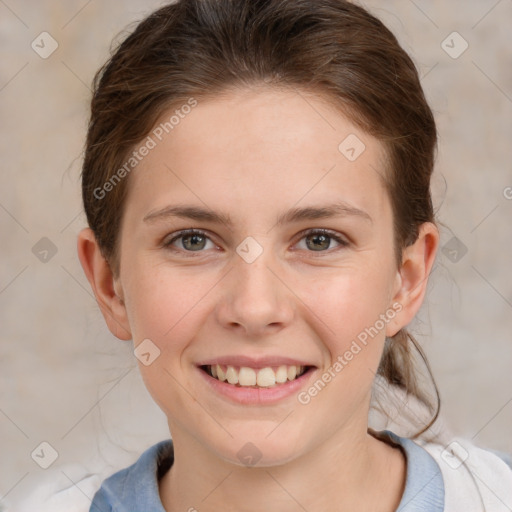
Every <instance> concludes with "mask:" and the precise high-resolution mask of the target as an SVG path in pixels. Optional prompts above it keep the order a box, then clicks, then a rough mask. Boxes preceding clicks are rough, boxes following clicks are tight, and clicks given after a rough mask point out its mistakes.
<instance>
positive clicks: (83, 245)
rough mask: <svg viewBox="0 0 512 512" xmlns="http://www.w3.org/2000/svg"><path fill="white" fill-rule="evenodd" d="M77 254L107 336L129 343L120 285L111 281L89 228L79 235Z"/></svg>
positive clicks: (108, 269)
mask: <svg viewBox="0 0 512 512" xmlns="http://www.w3.org/2000/svg"><path fill="white" fill-rule="evenodd" d="M77 250H78V257H79V259H80V263H81V265H82V268H83V270H84V273H85V276H86V277H87V280H88V281H89V284H90V285H91V288H92V291H93V292H94V296H95V297H96V301H97V302H98V305H99V307H100V309H101V312H102V314H103V317H104V318H105V322H106V323H107V326H108V328H109V330H110V332H111V333H112V334H113V335H114V336H116V337H117V338H119V339H121V340H130V339H131V338H132V335H131V332H130V325H129V323H128V317H127V314H126V307H125V304H124V297H123V293H122V287H121V283H120V282H116V281H115V280H114V276H113V274H112V270H111V268H110V265H109V264H108V262H107V261H106V259H105V258H104V257H103V254H102V253H101V250H100V247H99V245H98V243H97V241H96V237H95V236H94V233H93V231H92V230H91V229H90V228H85V229H83V230H82V231H81V232H80V233H79V235H78V240H77Z"/></svg>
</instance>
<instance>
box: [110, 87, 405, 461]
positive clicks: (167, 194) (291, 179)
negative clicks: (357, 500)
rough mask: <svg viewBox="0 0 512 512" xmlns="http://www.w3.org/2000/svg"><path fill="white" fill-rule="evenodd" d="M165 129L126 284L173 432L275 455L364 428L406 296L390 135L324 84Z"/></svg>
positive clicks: (252, 96)
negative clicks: (375, 133)
mask: <svg viewBox="0 0 512 512" xmlns="http://www.w3.org/2000/svg"><path fill="white" fill-rule="evenodd" d="M170 115H172V112H170V113H166V114H165V115H164V116H162V119H163V120H165V119H168V118H169V117H170ZM154 133H155V132H154ZM156 133H160V132H156ZM347 137H349V139H347ZM356 137H357V138H356ZM152 138H153V139H154V140H155V142H156V146H155V147H153V148H152V149H151V150H150V151H149V152H148V154H147V155H146V156H145V157H144V158H143V159H142V160H141V162H140V163H139V164H138V166H137V167H136V168H135V169H134V170H133V172H132V174H131V175H130V178H129V179H130V180H131V182H130V188H129V194H128V197H127V203H126V210H125V213H124V217H123V223H122V230H121V238H120V243H121V245H120V248H121V251H120V254H121V259H120V274H119V277H118V279H117V281H116V283H115V287H116V291H117V292H118V294H119V295H120V296H121V297H122V299H123V301H124V307H125V308H126V315H127V319H128V323H129V331H130V332H131V336H132V337H133V340H134V343H135V345H136V346H139V344H141V343H144V345H140V347H141V349H140V350H141V351H142V352H143V353H144V354H146V355H145V356H144V357H145V361H144V362H145V363H146V364H142V363H141V364H140V370H141V372H142V375H143V378H144V381H145V383H146V385H147V387H148V389H149V391H150V393H151V394H152V396H153V398H154V399H155V401H156V402H157V403H158V404H159V405H160V407H161V408H162V410H163V411H164V412H165V414H166V415H167V417H168V421H169V425H170V429H171V434H172V436H173V438H174V439H175V442H177V443H178V442H179V440H180V439H181V440H183V442H188V443H190V444H193V445H194V446H195V447H196V448H197V449H204V451H205V452H208V453H209V454H210V455H211V456H218V457H220V458H222V459H224V460H227V461H232V462H234V463H237V464H240V463H241V462H244V460H243V459H244V458H245V457H246V456H251V454H252V455H254V456H255V457H256V458H259V462H258V464H259V465H274V464H280V463H283V462H286V461H290V460H292V459H293V458H297V457H300V456H303V455H306V454H307V453H309V452H311V451H312V450H314V449H315V448H319V447H320V446H321V445H327V444H328V443H330V442H338V441H339V442H341V440H342V439H344V438H346V437H347V436H350V435H351V433H352V434H353V433H355V432H364V433H366V426H367V414H368V405H369V399H370V391H371V387H372V381H373V379H374V376H375V373H376V371H377V367H378V363H379V360H380V356H381V352H382V348H383V343H384V339H385V336H386V334H388V335H392V334H394V332H390V330H391V326H392V325H393V323H394V322H395V320H394V321H390V319H391V318H394V317H395V316H396V314H398V311H399V310H400V304H398V303H397V302H396V293H397V289H398V287H399V284H400V279H399V272H398V269H397V268H396V263H395V259H394V248H393V227H392V225H393V224H392V211H391V204H390V200H389V197H388V195H387V193H386V190H385V189H384V186H383V183H382V176H381V175H382V174H383V173H384V163H383V161H384V152H383V148H382V146H381V145H380V143H379V142H378V141H377V140H376V139H374V138H372V137H371V136H369V135H368V134H366V133H364V132H362V131H361V130H360V129H358V128H356V126H354V125H353V124H352V123H351V122H350V121H349V120H347V119H346V118H345V117H344V116H342V115H341V114H339V113H338V112H337V111H335V110H334V109H333V108H332V106H330V105H329V104H328V103H327V102H324V101H322V99H321V98H319V97H316V96H312V95H309V94H306V93H305V92H302V93H301V94H298V93H296V92H291V91H290V92H287V91H277V90H272V89H265V88H262V89H254V90H238V91H236V92H235V91H233V92H230V93H229V94H226V95H225V96H223V97H219V98H217V99H211V100H208V101H203V102H201V101H200V102H199V103H198V104H197V106H195V107H194V108H193V109H191V112H190V113H188V114H187V115H186V116H183V118H182V119H180V122H179V124H177V125H175V126H174V128H173V130H172V131H170V132H169V133H168V134H166V133H165V132H164V136H162V137H161V139H162V140H159V139H158V138H157V137H156V136H155V135H154V134H153V135H152ZM345 139H347V141H346V142H344V141H345ZM361 143H363V144H364V151H362V153H361V150H362V149H363V146H362V145H361ZM340 144H341V145H340ZM351 148H353V150H352V149H351ZM359 153H360V154H359ZM395 331H396V329H395ZM143 340H146V341H143ZM147 340H150V341H147ZM158 354H159V355H158ZM156 355H158V357H156V358H155V359H154V360H153V358H154V357H155V356H156ZM148 363H150V364H148ZM217 365H218V366H217ZM229 367H232V368H231V369H230V368H229ZM212 368H213V369H212ZM295 372H298V374H299V377H295V378H294V373H295ZM224 373H227V378H228V380H229V381H230V382H231V383H230V382H228V381H225V382H222V381H221V380H219V379H221V378H222V377H224V375H223V374H224ZM212 374H213V375H212ZM215 374H216V375H217V377H216V378H215V376H214V375H215ZM276 379H277V382H275V381H276ZM290 379H291V380H290ZM237 380H238V381H239V382H238V384H235V382H236V381H237ZM255 381H256V385H254V382H255ZM282 381H286V382H282ZM258 383H259V384H260V385H258ZM241 384H242V385H241ZM247 443H252V444H251V445H249V444H247ZM253 452H254V453H253ZM254 460H256V459H254Z"/></svg>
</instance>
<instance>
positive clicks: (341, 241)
mask: <svg viewBox="0 0 512 512" xmlns="http://www.w3.org/2000/svg"><path fill="white" fill-rule="evenodd" d="M191 235H199V236H203V237H205V238H207V239H208V240H210V241H211V242H213V240H212V239H211V238H210V237H209V236H208V234H207V233H206V232H205V231H201V230H199V229H186V230H183V231H179V232H178V233H176V234H175V236H173V237H172V238H171V239H170V240H168V241H166V242H164V243H163V247H164V248H166V249H168V250H171V251H173V252H178V253H182V254H183V253H186V254H187V256H190V257H196V253H197V256H199V255H200V254H201V253H202V252H204V250H201V251H187V250H186V249H183V248H181V249H178V248H175V247H173V246H172V244H173V243H174V242H176V241H177V240H179V239H180V238H183V237H185V236H191ZM310 235H326V236H328V237H329V238H330V239H332V240H334V241H335V242H336V243H338V244H339V247H336V248H333V249H326V250H325V251H307V252H310V253H312V254H315V253H318V254H319V255H321V254H322V253H323V254H326V253H327V254H331V253H332V251H335V250H338V249H342V248H344V247H347V246H348V245H350V244H349V242H348V241H347V240H346V239H344V238H342V237H340V236H339V235H338V234H337V233H336V232H334V231H330V230H328V229H309V230H305V231H302V232H301V233H299V235H298V236H299V239H298V241H297V242H296V243H295V245H296V244H298V243H299V242H300V241H301V240H303V239H304V238H306V237H307V236H310ZM213 243H215V242H213Z"/></svg>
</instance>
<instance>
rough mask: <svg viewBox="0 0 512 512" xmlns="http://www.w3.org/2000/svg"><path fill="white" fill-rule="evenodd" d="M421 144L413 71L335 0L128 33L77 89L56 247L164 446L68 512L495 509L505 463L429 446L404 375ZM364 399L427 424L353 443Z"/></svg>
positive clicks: (423, 250) (191, 5)
mask: <svg viewBox="0 0 512 512" xmlns="http://www.w3.org/2000/svg"><path fill="white" fill-rule="evenodd" d="M435 148H436V127H435V123H434V119H433V116H432V112H431V110H430V108H429V106H428V104H427V102H426V100H425V97H424V94H423V91H422V88H421V86H420V82H419V78H418V74H417V71H416V69H415V66H414V64H413V63H412V61H411V59H410V58H409V57H408V55H407V54H406V53H405V52H404V51H403V49H402V48H401V47H400V46H399V44H398V43H397V41H396V39H395V37H394V36H393V35H392V34H391V33H390V32H389V30H388V29H387V28H386V27H385V26H384V25H383V24H382V23H381V22H380V21H378V20H377V19H376V18H374V17H373V16H372V15H370V14H369V13H368V12H366V11H365V10H364V9H363V8H361V7H359V6H357V5H354V4H352V3H349V2H347V1H344V0H297V1H285V0H265V1H263V0H262V1H258V0H256V1H255V0H235V1H233V0H182V1H178V2H177V3H174V4H172V5H168V6H165V7H162V8H161V9H160V10H158V11H157V12H155V13H153V14H152V15H151V16H149V17H148V18H147V19H145V20H144V21H143V22H142V23H140V24H139V25H138V27H137V28H136V29H135V31H134V32H133V33H132V34H131V35H130V36H129V37H128V38H127V39H126V40H125V41H124V42H123V43H122V44H121V46H120V47H119V48H118V49H117V51H116V52H115V54H114V55H113V56H112V58H111V59H110V60H109V62H108V63H107V64H106V65H105V66H104V68H103V69H102V70H101V71H100V72H99V73H98V76H97V80H96V83H95V90H94V97H93V101H92V112H91V120H90V125H89V132H88V137H87V145H86V153H85V161H84V165H83V182H82V184H83V201H84V206H85V211H86V214H87V219H88V223H89V228H87V229H85V230H83V231H82V232H81V234H80V236H79V240H78V252H79V257H80V261H81V263H82V266H83V268H84V271H85V274H86V276H87V278H88V280H89V282H90V284H91V287H92V289H93V291H94V293H95V296H96V298H97V301H98V303H99V305H100V307H101V310H102V312H103V315H104V317H105V321H106V323H107V325H108V328H109V329H110V331H111V332H112V333H113V334H114V335H115V336H117V337H118V338H120V339H122V340H133V343H134V349H135V355H136V356H137V358H138V359H139V366H140V371H141V373H142V376H143V379H144V381H145V384H146V386H147V388H148V390H149V392H150V393H151V395H152V396H153V398H154V400H155V401H156V402H157V403H158V405H159V406H160V407H161V409H162V410H163V411H164V413H165V414H166V416H167V418H168V424H169V430H170V436H171V437H172V441H171V440H167V441H162V442H161V443H160V444H158V445H156V446H154V447H152V448H150V449H149V450H148V451H146V452H145V453H144V454H143V455H142V456H141V458H140V459H139V460H138V462H137V463H136V464H134V465H133V466H131V467H130V468H127V469H126V470H123V471H121V472H119V473H116V474H115V475H113V476H112V477H110V478H108V479H107V480H106V481H105V482H104V483H103V485H102V486H101V489H99V490H98V491H97V493H96V495H95V497H94V500H93V502H92V505H91V508H90V510H91V511H105V512H106V511H111V510H112V511H116V512H121V511H123V512H125V511H126V512H127V511H138V512H141V511H155V512H156V511H158V512H163V511H167V512H176V511H187V510H188V511H194V510H199V511H201V512H203V511H214V510H219V509H227V510H237V511H243V510H247V511H258V510H265V511H267V512H272V511H274V510H276V511H277V510H279V511H283V510H284V511H296V510H306V511H308V512H316V511H333V512H334V511H340V510H351V511H352V510H357V511H374V512H377V511H379V512H391V511H394V510H402V511H443V510H446V511H464V512H467V511H473V510H475V511H477V510H478V511H480V510H486V511H491V510H492V511H502V510H503V511H505V510H512V471H511V470H510V468H509V467H508V466H507V464H506V463H505V462H504V461H503V460H501V459H500V458H499V457H498V456H496V455H494V454H492V453H490V452H487V451H484V450H480V449H478V448H475V447H473V446H471V445H470V444H469V443H467V442H465V441H464V440H452V441H450V442H449V443H446V442H441V441H440V440H439V439H435V435H434V434H432V432H433V431H432V428H431V427H432V425H433V424H434V421H435V419H436V416H437V412H438V407H439V404H438V400H437V398H435V399H432V398H431V397H432V396H434V397H436V393H435V392H434V393H433V394H432V393H430V394H429V392H428V391H426V390H424V389H423V388H422V386H421V385H420V383H419V382H418V379H417V377H416V373H415V364H414V361H415V357H414V354H417V353H420V354H421V351H420V349H419V347H417V346H416V344H415V342H414V339H413V338H412V337H411V336H410V335H409V334H408V333H407V330H406V328H407V325H408V324H409V323H410V322H411V320H412V319H413V318H414V316H415V314H416V313H417V312H418V310H419V308H420V306H421V304H422V301H423V299H424V296H425V291H426V286H427V282H428V277H429V272H430V270H431V268H432V265H433V263H434V259H435V255H436V250H437V248H438V243H439V234H438V230H437V227H436V224H435V219H434V214H433V209H432V201H431V196H430V178H431V174H432V170H433V165H434V156H435ZM418 351H419V352H418ZM416 359H417V358H416ZM420 360H421V358H420ZM427 368H428V365H427ZM382 382H385V383H386V385H387V387H388V391H389V392H390V393H395V394H396V393H398V394H399V400H400V399H401V400H403V401H404V403H405V401H408V400H410V401H411V402H408V403H412V402H415V403H416V406H415V407H416V408H417V409H418V410H420V409H421V410H422V411H423V412H425V411H427V412H429V413H430V417H428V415H427V416H425V414H423V415H420V416H419V417H421V418H427V419H426V420H425V421H423V419H419V420H418V422H417V425H416V431H415V432H413V433H412V434H411V436H410V438H406V437H399V436H398V435H396V434H394V433H393V432H391V431H389V430H385V431H380V432H377V431H374V430H372V429H369V427H368V415H369V412H370V408H371V406H372V404H373V401H372V397H373V391H374V390H375V387H376V385H377V384H379V383H382ZM400 397H401V398H400ZM420 434H431V435H430V438H431V439H430V440H429V442H426V441H424V440H423V441H417V442H415V441H414V440H413V439H415V438H418V437H419V436H420Z"/></svg>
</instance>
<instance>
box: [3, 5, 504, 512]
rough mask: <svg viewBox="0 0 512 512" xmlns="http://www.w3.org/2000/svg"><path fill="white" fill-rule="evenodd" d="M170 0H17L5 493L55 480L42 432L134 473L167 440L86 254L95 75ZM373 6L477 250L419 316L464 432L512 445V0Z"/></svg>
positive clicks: (454, 230) (444, 277) (8, 24)
mask: <svg viewBox="0 0 512 512" xmlns="http://www.w3.org/2000/svg"><path fill="white" fill-rule="evenodd" d="M161 3H162V2H157V1H142V0H130V1H121V0H107V1H100V0H90V1H86V0H72V1H70V0H68V1H63V0H60V1H57V0H45V1H36V0H31V1H30V0H0V52H1V58H0V62H1V68H0V119H1V134H0V155H1V157H0V168H1V172H0V230H1V242H0V246H1V266H0V326H1V329H0V390H1V399H0V443H1V445H0V454H1V455H0V464H1V468H0V499H1V498H2V497H5V496H6V495H7V497H8V498H9V499H16V498H17V497H19V496H23V495H24V494H25V493H26V492H27V491H28V490H29V489H30V488H31V486H33V484H34V482H36V481H37V480H38V479H40V478H42V476H43V475H44V470H43V469H41V468H40V467H39V466H37V465H36V464H35V462H34V461H33V460H32V458H31V452H32V451H33V450H34V449H35V448H36V447H37V446H39V444H40V443H41V442H43V441H46V442H48V443H50V444H51V445H52V446H53V447H54V448H55V450H56V451H57V452H58V455H59V459H58V462H62V463H67V462H80V463H84V464H86V465H88V466H90V467H92V468H94V467H95V464H96V465H97V464H99V463H108V464H111V465H112V467H120V466H124V465H126V464H127V463H129V462H130V461H131V460H133V459H134V457H136V455H137V453H139V452H140V451H141V450H142V449H143V448H144V447H146V446H148V445H149V444H152V443H153V442H155V441H157V440H160V439H162V438H163V437H165V436H166V435H167V430H166V424H165V419H164V417H163V415H162V413H160V411H159V410H158V409H157V408H156V406H155V405H154V404H153V403H152V401H151V400H150V398H149V396H148V394H147V392H146V391H145V389H144V388H143V387H142V385H141V383H140V380H139V377H138V371H137V370H136V368H135V365H134V358H133V355H132V352H131V349H130V347H129V345H128V344H125V343H122V342H120V341H117V340H116V339H115V338H114V337H113V336H111V335H110V333H109V332H108V331H107V329H106V326H105V325H104V322H103V319H102V317H101V315H100V313H99V310H98V308H97V306H96V303H95V301H94V300H93V298H92V295H91V292H90V290H89V286H88V283H87V282H86V279H85V278H84V276H83V274H82V270H81V267H80V265H79V262H78V259H77V256H76V248H75V243H76V235H77V233H78V231H79V230H80V229H81V228H82V227H83V226H84V225H85V221H84V216H83V214H82V208H81V202H80V189H79V172H80V164H81V151H82V145H83V140H84V135H85V129H86V123H87V115H88V113H87V109H88V101H89V96H90V91H89V84H90V83H91V80H92V77H93V74H94V72H95V71H96V69H97V68H98V67H99V66H100V64H102V63H103V61H104V60H105V59H106V57H107V55H108V49H109V46H110V42H111V40H112V38H113V37H114V36H115V35H117V34H119V33H120V32H121V31H122V30H124V29H125V28H126V27H127V25H128V24H130V23H132V22H134V21H136V20H140V19H141V18H142V17H144V15H145V14H147V13H148V12H149V11H151V10H152V9H153V8H155V7H157V6H159V5H160V4H161ZM365 5H366V6H367V7H368V8H370V9H371V10H372V11H373V12H374V13H376V14H377V15H378V16H379V17H380V18H381V19H382V20H383V21H384V22H385V23H386V24H387V25H388V26H389V27H390V28H391V29H392V30H393V31H394V33H395V34H396V35H397V36H398V38H399V40H400V41H401V43H402V44H403V45H404V47H405V49H406V50H407V51H408V52H409V53H410V54H411V55H412V57H413V58H414V60H415V62H416V63H417V65H418V66H419V69H420V71H421V75H422V77H423V78H422V82H423V85H424V88H425V90H426V93H427V96H428V99H429V101H430V103H431V105H432V107H433V109H434V111H435V114H436V118H437V122H438V128H439V133H440V150H439V157H438V161H437V171H436V178H435V181H434V192H435V200H436V206H437V207H438V209H439V220H441V221H442V222H443V223H444V224H445V225H446V227H445V228H443V235H442V244H443V245H444V244H446V243H447V242H448V241H449V240H450V239H451V238H452V237H454V236H455V237H457V238H458V239H459V240H460V243H461V244H464V246H465V247H466V248H467V253H466V254H465V255H464V256H463V257H462V258H461V259H460V260H459V261H457V262H455V261H453V258H454V257H455V256H456V255H455V253H453V252H450V251H449V250H448V249H450V248H452V246H451V245H449V246H448V249H445V251H444V253H443V251H442V252H441V253H440V254H439V256H438V261H437V264H436V267H435V270H434V272H433V275H432V279H431V283H430V291H429V295H428V298H427V304H426V305H425V307H424V309H423V311H422V314H421V315H420V319H419V321H418V322H416V324H415V329H416V332H417V333H418V335H419V339H420V341H421V342H422V343H423V345H424V347H425V350H426V352H427V353H428V355H429V357H430V360H431V363H432V366H433V369H434V372H435V375H436V378H437V382H438V385H439V387H440V390H441V394H442V399H443V415H444V417H445V419H446V420H447V421H448V423H449V424H450V425H451V427H452V428H453V430H454V431H455V432H456V433H457V434H460V435H463V436H465V437H468V438H471V439H473V440H474V442H476V443H478V444H481V445H483V446H486V447H490V448H494V449H499V450H504V451H508V452H509V453H512V439H511V436H510V432H511V431H512V372H511V367H512V344H511V330H512V272H511V271H510V263H511V255H512V236H511V234H512V233H511V232H512V227H511V222H510V220H511V218H512V199H510V198H511V197H512V188H507V187H512V169H511V166H512V163H511V162H512V159H511V156H512V155H511V153H512V151H511V141H512V126H511V120H512V65H511V57H512V50H511V44H512V40H511V34H512V32H511V31H510V26H511V24H512V2H511V1H510V0H501V1H496V0H479V1H476V0H475V1H464V0H457V1H451V2H442V1H440V0H439V1H422V0H415V1H414V2H413V1H406V0H400V1H398V0H394V1H386V2H378V1H376V0H372V1H367V2H365ZM383 6H385V7H383ZM43 31H47V32H49V33H50V34H51V35H52V37H53V38H54V39H55V40H56V41H57V42H58V45H59V46H58V48H57V50H56V51H55V52H54V53H53V54H52V55H51V56H49V57H48V58H47V59H43V58H41V57H40V56H39V55H38V54H37V53H36V52H35V51H34V50H33V49H32V48H31V42H32V41H33V40H34V39H36V37H37V36H38V35H39V34H40V33H41V32H43ZM453 31H457V32H458V33H460V35H461V36H462V37H463V38H464V40H465V41H467V43H468V44H469V47H468V49H467V50H466V51H465V52H464V53H463V54H462V55H461V56H460V57H459V58H457V59H454V58H452V57H450V56H449V55H448V54H447V53H446V52H445V51H444V50H443V48H442V46H441V45H442V41H443V40H445V39H446V38H447V36H448V35H449V34H451V33H452V32H453ZM452 39H453V37H452V38H451V39H450V38H449V39H448V40H447V41H448V44H449V45H450V46H453V47H454V48H453V49H452V50H451V51H457V50H458V49H460V48H461V43H462V40H458V39H457V38H455V39H453V43H451V40H452ZM36 41H37V40H36ZM46 48H48V47H46ZM506 196H508V198H509V199H507V197H506ZM43 237H47V238H48V239H49V240H51V242H52V243H53V244H54V246H55V249H56V251H57V252H56V254H55V255H53V256H52V253H51V252H50V253H49V254H48V258H49V257H50V256H52V257H51V258H49V259H48V261H47V262H43V261H40V259H39V258H38V257H37V256H36V255H35V254H34V253H33V250H32V249H33V247H34V246H35V245H36V244H37V243H38V241H39V240H40V239H41V238H43ZM41 243H42V244H43V249H44V247H46V246H45V245H44V244H48V242H41ZM452 243H453V242H452ZM458 254H459V256H460V254H461V253H460V252H459V253H458ZM40 256H41V255H40ZM100 451H101V453H102V455H101V456H99V455H98V454H99V453H100ZM1 503H2V501H0V504H1Z"/></svg>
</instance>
